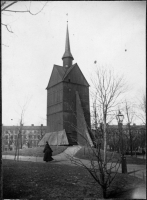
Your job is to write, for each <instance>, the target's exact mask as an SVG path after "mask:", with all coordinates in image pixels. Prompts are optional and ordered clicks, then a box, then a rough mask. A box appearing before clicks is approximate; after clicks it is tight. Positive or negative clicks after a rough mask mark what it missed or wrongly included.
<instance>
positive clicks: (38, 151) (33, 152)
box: [2, 146, 67, 157]
mask: <svg viewBox="0 0 147 200" xmlns="http://www.w3.org/2000/svg"><path fill="white" fill-rule="evenodd" d="M51 148H52V150H53V156H55V155H57V154H60V153H62V152H63V151H65V150H66V149H67V146H51ZM43 149H44V147H34V148H28V149H20V150H19V155H21V156H35V157H36V156H37V157H43V155H44V153H43ZM2 154H3V155H15V151H4V152H2Z"/></svg>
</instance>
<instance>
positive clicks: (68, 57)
mask: <svg viewBox="0 0 147 200" xmlns="http://www.w3.org/2000/svg"><path fill="white" fill-rule="evenodd" d="M67 22H68V21H67ZM62 60H63V66H64V67H70V66H71V65H72V60H74V58H73V56H72V54H71V52H70V42H69V32H68V24H67V32H66V42H65V53H64V55H63V57H62Z"/></svg>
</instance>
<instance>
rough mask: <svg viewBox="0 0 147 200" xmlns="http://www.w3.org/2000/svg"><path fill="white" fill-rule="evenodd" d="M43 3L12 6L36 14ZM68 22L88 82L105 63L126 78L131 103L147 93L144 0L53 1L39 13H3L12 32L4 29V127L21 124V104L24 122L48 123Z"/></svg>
mask: <svg viewBox="0 0 147 200" xmlns="http://www.w3.org/2000/svg"><path fill="white" fill-rule="evenodd" d="M44 4H45V2H43V1H37V2H32V3H31V4H30V2H18V3H17V4H14V5H13V7H11V9H12V10H26V8H29V7H30V10H31V12H32V13H36V12H38V11H39V10H41V8H42V7H43V6H44ZM67 13H68V14H67ZM67 20H68V28H69V38H70V48H71V53H72V55H73V57H74V61H73V63H77V64H78V66H79V67H80V69H81V71H82V72H83V74H84V76H85V78H86V79H87V81H88V82H89V84H90V85H91V77H92V76H93V73H94V72H95V68H96V67H97V68H98V67H99V66H105V67H107V68H110V69H111V68H113V69H114V71H115V72H116V73H118V74H119V75H121V74H123V75H124V76H125V79H126V81H127V84H128V85H129V88H130V90H129V92H128V93H127V97H128V98H129V101H136V100H137V99H138V97H139V96H140V95H141V94H142V93H143V92H145V87H146V86H145V85H146V67H145V66H146V29H145V27H146V26H145V25H146V3H145V1H77V2H76V1H71V2H70V1H68V2H67V1H65V2H64V1H54V2H52V1H49V2H48V3H47V5H46V6H45V7H44V9H43V10H42V11H41V12H40V13H39V14H37V15H31V14H29V13H8V12H7V13H6V12H5V13H3V14H2V22H3V23H5V24H9V28H11V30H12V31H13V33H10V32H8V31H7V29H6V27H4V26H3V27H2V44H3V45H2V123H3V125H17V124H18V123H19V120H20V117H21V113H22V109H23V108H25V113H24V125H31V124H34V125H36V126H37V125H40V124H43V125H46V114H47V113H46V112H47V111H46V108H47V90H46V87H47V85H48V82H49V79H50V75H51V72H52V69H53V65H54V64H57V65H61V66H62V56H63V54H64V50H65V38H66V27H67ZM94 61H97V62H96V64H94ZM24 106H25V107H24Z"/></svg>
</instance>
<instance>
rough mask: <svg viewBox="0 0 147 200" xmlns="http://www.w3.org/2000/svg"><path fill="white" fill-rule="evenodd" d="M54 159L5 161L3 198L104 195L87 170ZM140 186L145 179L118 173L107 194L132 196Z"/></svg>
mask: <svg viewBox="0 0 147 200" xmlns="http://www.w3.org/2000/svg"><path fill="white" fill-rule="evenodd" d="M54 162H56V161H53V162H50V163H36V162H24V161H14V160H3V199H59V200H60V199H61V200H62V199H64V200H66V199H73V198H75V199H84V198H92V197H95V198H102V193H101V188H100V186H99V185H98V184H96V183H95V182H94V180H93V179H92V177H91V176H90V175H89V174H88V173H87V171H86V170H85V169H83V168H82V167H78V166H69V165H62V164H59V163H58V164H55V163H54ZM138 187H140V188H144V187H145V183H144V182H143V181H142V180H141V179H138V178H136V177H133V176H129V175H125V174H118V175H117V177H116V179H115V182H114V183H113V185H112V187H111V188H110V189H109V191H108V194H107V195H108V197H109V198H112V197H114V198H120V197H121V198H123V199H124V198H127V199H131V198H132V197H133V195H134V194H135V193H134V192H135V189H136V188H138ZM125 191H126V192H125Z"/></svg>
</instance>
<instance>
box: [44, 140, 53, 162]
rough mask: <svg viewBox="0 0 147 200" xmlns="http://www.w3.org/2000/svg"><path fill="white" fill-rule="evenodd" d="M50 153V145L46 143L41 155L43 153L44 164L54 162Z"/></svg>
mask: <svg viewBox="0 0 147 200" xmlns="http://www.w3.org/2000/svg"><path fill="white" fill-rule="evenodd" d="M52 152H53V151H52V149H51V147H50V145H49V144H48V142H46V145H45V148H44V150H43V153H44V157H43V160H44V161H46V162H48V161H52V160H54V159H53V158H52Z"/></svg>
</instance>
